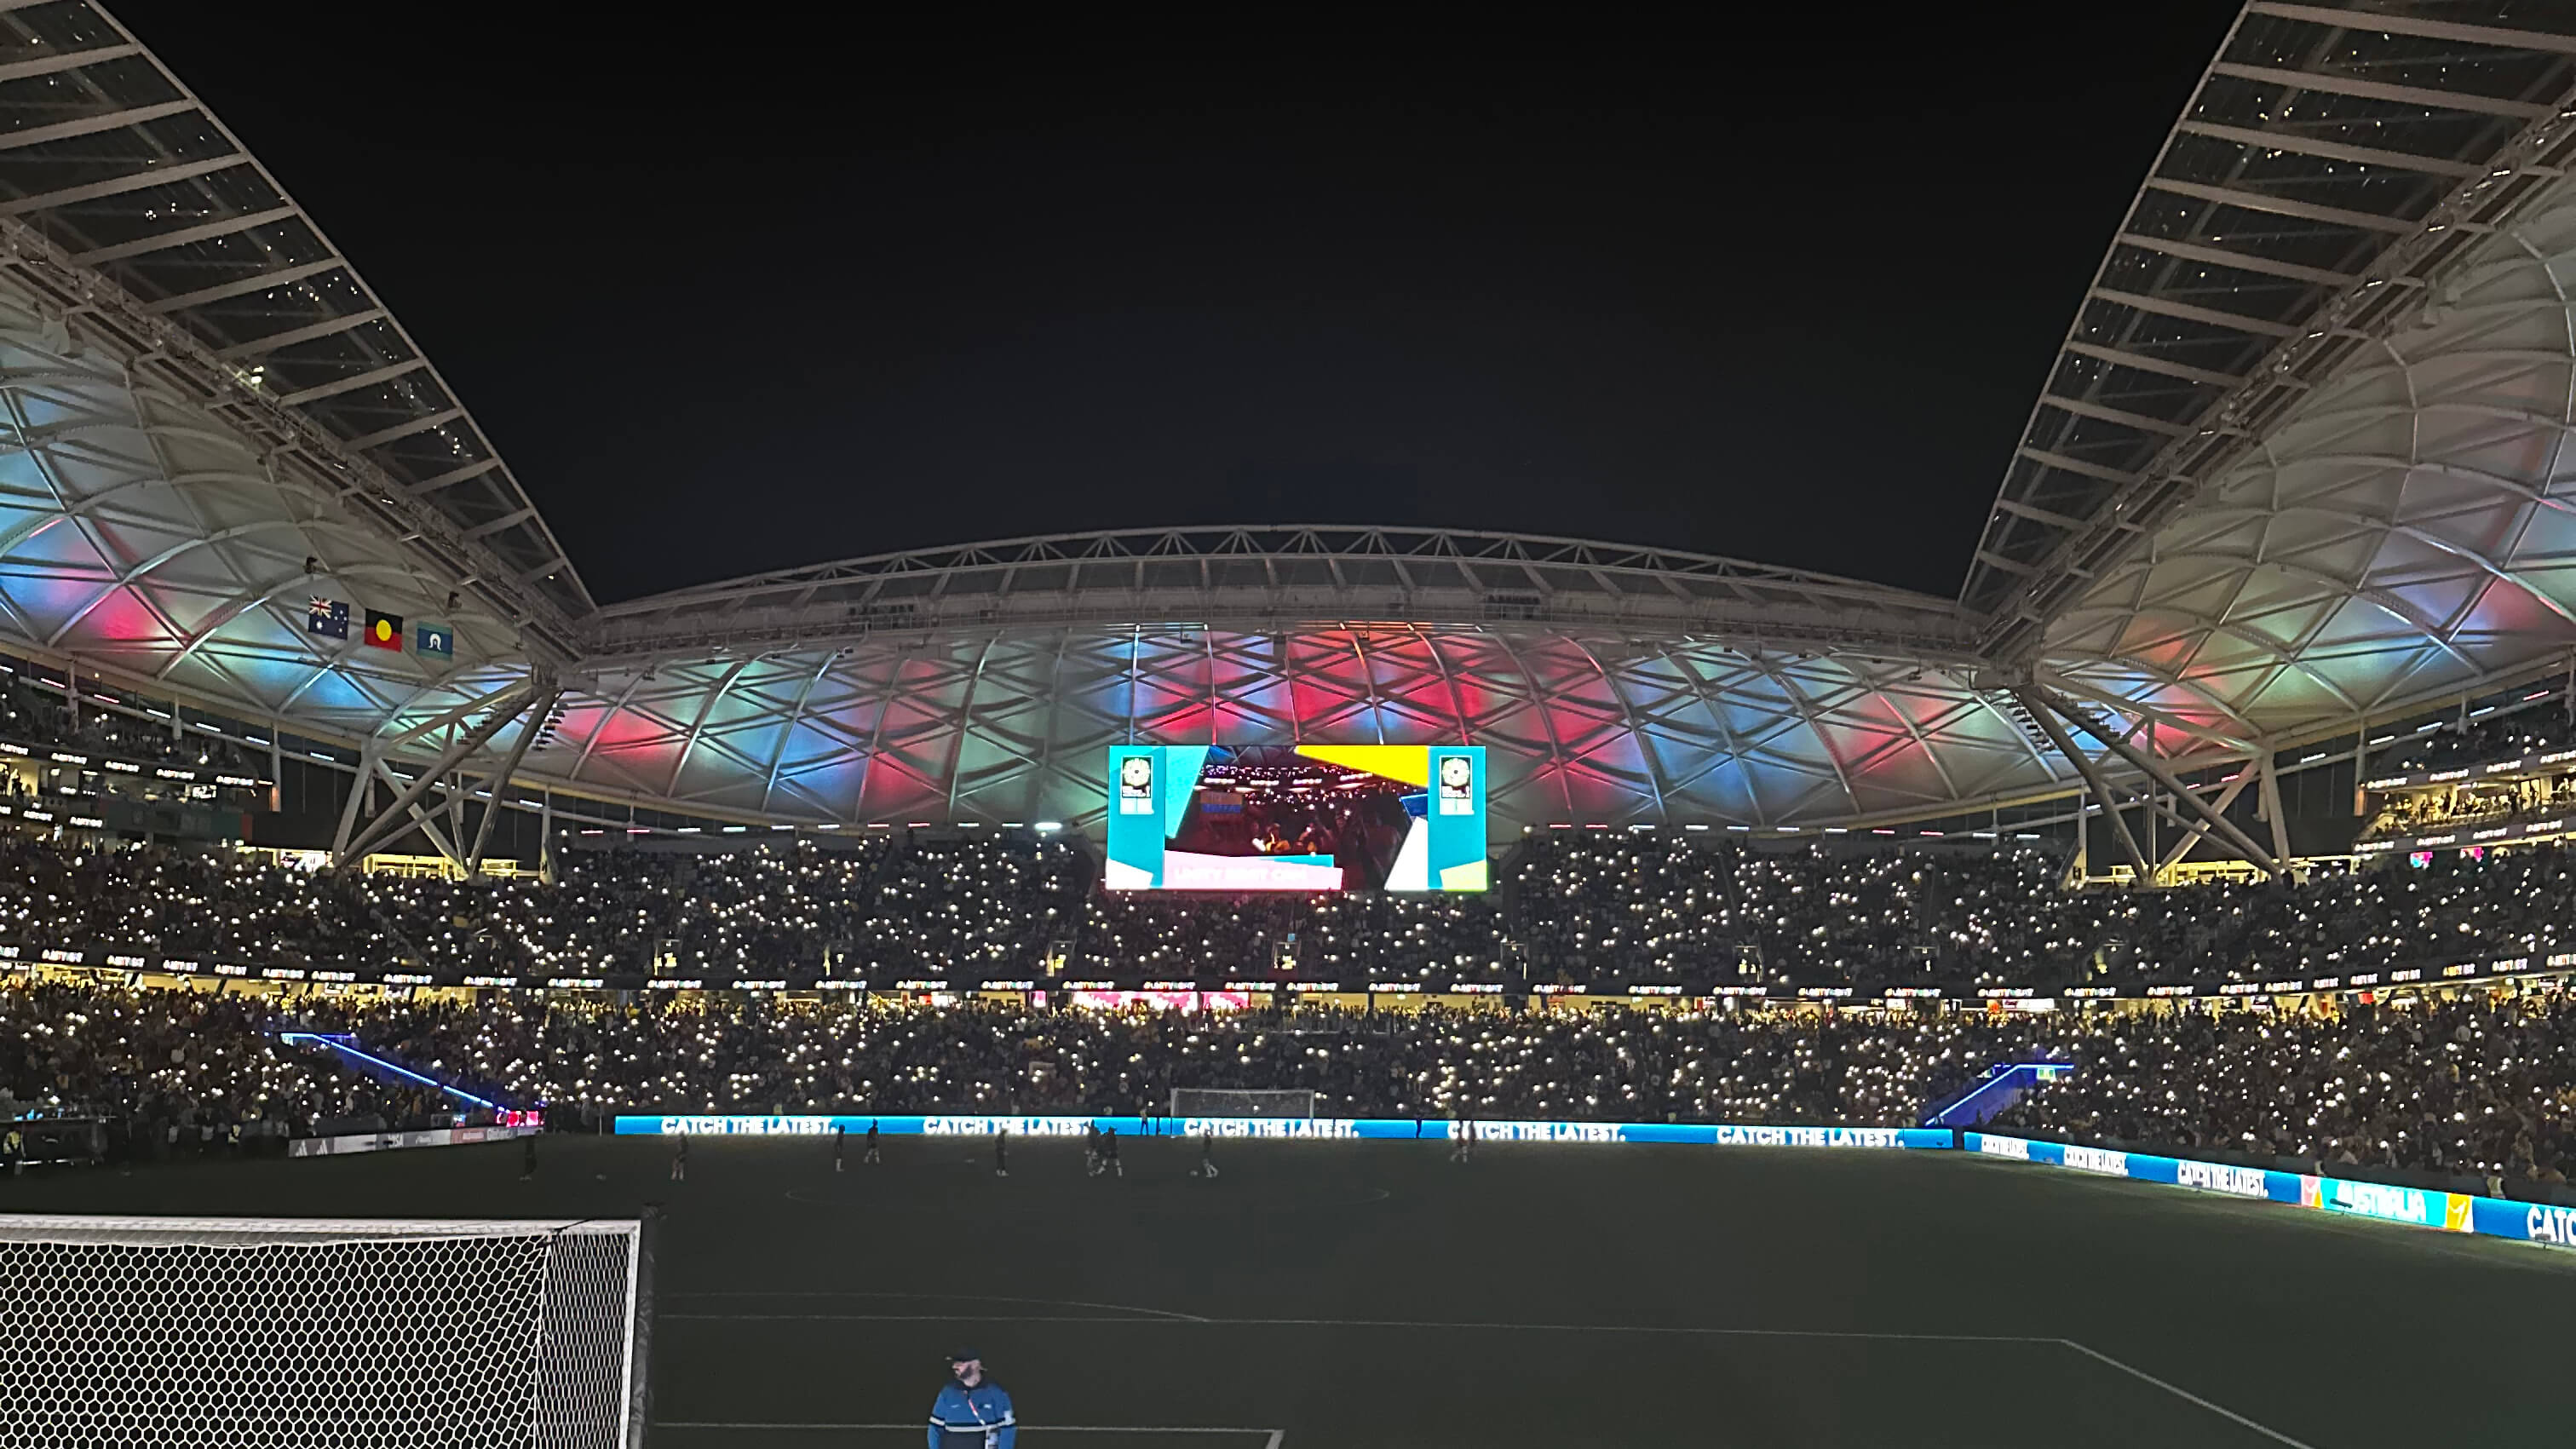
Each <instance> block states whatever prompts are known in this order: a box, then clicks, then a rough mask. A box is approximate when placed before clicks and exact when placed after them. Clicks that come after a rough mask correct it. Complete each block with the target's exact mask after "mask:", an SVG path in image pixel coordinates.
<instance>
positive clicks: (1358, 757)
mask: <svg viewBox="0 0 2576 1449" xmlns="http://www.w3.org/2000/svg"><path fill="white" fill-rule="evenodd" d="M1297 753H1299V754H1301V755H1304V756H1305V757H1306V758H1307V759H1310V760H1321V761H1323V762H1324V763H1325V764H1327V765H1339V766H1341V767H1342V768H1343V769H1345V770H1358V771H1360V772H1361V773H1363V774H1369V775H1375V776H1377V777H1378V778H1379V779H1382V780H1395V781H1399V782H1401V783H1403V784H1407V785H1419V786H1421V787H1422V788H1423V789H1425V790H1428V789H1430V788H1431V752H1430V751H1429V750H1427V749H1424V748H1423V747H1422V746H1420V745H1299V746H1298V747H1297Z"/></svg>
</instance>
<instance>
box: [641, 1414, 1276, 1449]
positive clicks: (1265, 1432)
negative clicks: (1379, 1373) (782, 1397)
mask: <svg viewBox="0 0 2576 1449" xmlns="http://www.w3.org/2000/svg"><path fill="white" fill-rule="evenodd" d="M653 1427H654V1428H656V1429H748V1430H751V1431H753V1432H772V1433H802V1432H813V1433H826V1432H840V1431H844V1430H850V1429H904V1430H910V1431H913V1432H915V1433H918V1432H919V1431H920V1429H921V1425H919V1424H917V1423H903V1424H815V1423H781V1422H761V1421H749V1420H732V1419H657V1420H655V1421H654V1423H653ZM1020 1427H1021V1428H1023V1429H1028V1430H1032V1431H1034V1432H1036V1433H1037V1434H1039V1435H1040V1436H1044V1435H1047V1434H1259V1435H1261V1436H1262V1438H1263V1440H1264V1442H1263V1444H1262V1449H1279V1446H1280V1444H1281V1443H1282V1442H1283V1441H1285V1440H1286V1439H1287V1437H1288V1431H1287V1430H1285V1429H1231V1428H1203V1427H1200V1426H1197V1425H1190V1424H1022V1425H1020Z"/></svg>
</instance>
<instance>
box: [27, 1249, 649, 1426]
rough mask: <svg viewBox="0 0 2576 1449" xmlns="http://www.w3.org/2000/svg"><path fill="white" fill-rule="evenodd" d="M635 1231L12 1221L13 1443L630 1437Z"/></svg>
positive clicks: (636, 1354)
mask: <svg viewBox="0 0 2576 1449" xmlns="http://www.w3.org/2000/svg"><path fill="white" fill-rule="evenodd" d="M651 1293H652V1246H651V1238H650V1235H649V1234H648V1232H647V1230H646V1224H645V1223H644V1222H639V1221H636V1220H634V1219H627V1220H624V1221H584V1222H574V1221H552V1220H548V1221H506V1220H505V1221H437V1220H370V1219H357V1220H349V1221H330V1220H320V1219H294V1218H142V1217H132V1218H118V1217H53V1216H0V1402H5V1403H6V1404H7V1405H8V1407H7V1409H6V1410H5V1411H0V1412H5V1414H6V1416H7V1418H8V1421H9V1423H10V1426H11V1427H10V1429H9V1430H8V1432H7V1434H6V1435H5V1436H0V1437H6V1438H7V1439H8V1440H9V1441H10V1442H12V1443H18V1444H29V1445H47V1446H52V1445H64V1446H69V1445H75V1444H263V1445H280V1446H298V1449H301V1446H313V1449H324V1446H331V1449H343V1446H346V1449H377V1446H383V1449H394V1446H410V1445H420V1444H436V1445H439V1446H441V1449H449V1446H456V1449H483V1446H491V1449H503V1446H507V1449H634V1446H637V1445H640V1444H641V1443H642V1441H643V1429H644V1421H645V1413H646V1408H647V1400H648V1395H647V1392H646V1385H645V1373H644V1370H645V1364H646V1361H647V1356H648V1351H649V1348H650V1342H649V1339H650V1321H651V1315H650V1311H649V1309H650V1303H651Z"/></svg>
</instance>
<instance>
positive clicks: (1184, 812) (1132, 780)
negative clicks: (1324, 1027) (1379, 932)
mask: <svg viewBox="0 0 2576 1449" xmlns="http://www.w3.org/2000/svg"><path fill="white" fill-rule="evenodd" d="M1485 876H1486V869H1485V751H1484V749H1483V747H1482V746H1479V745H1267V746H1257V747H1247V748H1240V749H1229V748H1227V747H1225V746H1222V745H1114V746H1112V747H1111V748H1110V751H1109V867H1108V878H1107V884H1108V886H1109V888H1110V889H1111V890H1137V891H1142V890H1161V891H1301V892H1303V891H1339V890H1390V891H1480V890H1483V889H1485Z"/></svg>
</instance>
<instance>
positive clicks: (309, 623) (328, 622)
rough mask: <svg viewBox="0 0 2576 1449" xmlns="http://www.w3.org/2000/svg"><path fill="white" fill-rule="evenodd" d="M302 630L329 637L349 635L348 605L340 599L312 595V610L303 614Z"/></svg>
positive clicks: (337, 637)
mask: <svg viewBox="0 0 2576 1449" xmlns="http://www.w3.org/2000/svg"><path fill="white" fill-rule="evenodd" d="M304 632H306V633H308V634H320V635H323V636H324V637H326V638H331V639H346V638H348V637H349V606H348V604H347V603H346V602H345V601H343V600H340V599H326V598H323V597H321V596H320V595H316V596H314V599H313V608H312V612H311V613H309V614H306V615H305V616H304Z"/></svg>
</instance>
